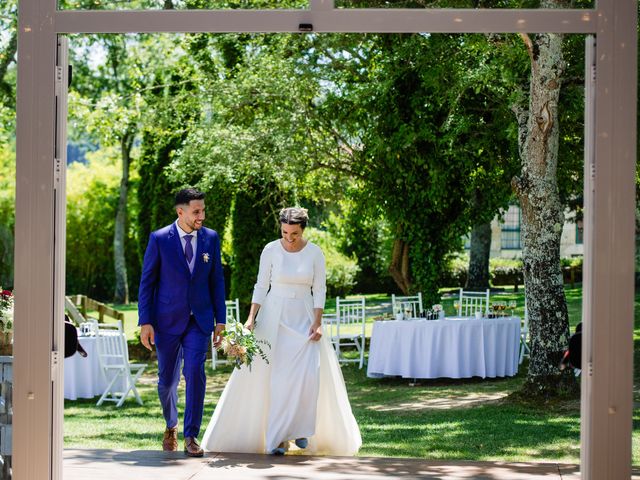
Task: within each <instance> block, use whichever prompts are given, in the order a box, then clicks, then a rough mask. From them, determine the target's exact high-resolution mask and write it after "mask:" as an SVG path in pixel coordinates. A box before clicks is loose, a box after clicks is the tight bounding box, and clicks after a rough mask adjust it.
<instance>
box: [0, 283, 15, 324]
mask: <svg viewBox="0 0 640 480" xmlns="http://www.w3.org/2000/svg"><path fill="white" fill-rule="evenodd" d="M0 332H1V333H9V332H13V293H11V292H10V291H9V290H3V289H2V287H0Z"/></svg>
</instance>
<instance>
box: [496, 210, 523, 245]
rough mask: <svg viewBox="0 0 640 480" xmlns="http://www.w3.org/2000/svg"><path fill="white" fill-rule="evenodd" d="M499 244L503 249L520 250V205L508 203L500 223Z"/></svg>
mask: <svg viewBox="0 0 640 480" xmlns="http://www.w3.org/2000/svg"><path fill="white" fill-rule="evenodd" d="M501 230H502V232H501V234H500V237H501V246H502V248H503V249H504V250H520V249H521V248H522V245H521V243H520V207H518V206H517V205H510V206H509V210H507V213H506V214H505V216H504V221H503V223H502V225H501Z"/></svg>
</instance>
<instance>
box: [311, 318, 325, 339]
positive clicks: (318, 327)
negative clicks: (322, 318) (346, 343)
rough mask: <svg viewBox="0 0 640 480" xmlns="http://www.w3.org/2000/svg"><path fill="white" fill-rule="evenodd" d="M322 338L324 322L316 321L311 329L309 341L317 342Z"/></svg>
mask: <svg viewBox="0 0 640 480" xmlns="http://www.w3.org/2000/svg"><path fill="white" fill-rule="evenodd" d="M321 338H322V322H318V321H315V322H313V323H312V324H311V327H310V328H309V340H311V341H313V342H317V341H318V340H320V339H321Z"/></svg>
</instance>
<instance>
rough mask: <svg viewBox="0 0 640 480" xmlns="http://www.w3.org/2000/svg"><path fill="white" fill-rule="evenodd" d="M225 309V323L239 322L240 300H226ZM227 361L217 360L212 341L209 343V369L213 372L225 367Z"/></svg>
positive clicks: (216, 352) (223, 359) (224, 359)
mask: <svg viewBox="0 0 640 480" xmlns="http://www.w3.org/2000/svg"><path fill="white" fill-rule="evenodd" d="M224 303H225V305H226V307H227V323H232V322H239V321H240V299H238V298H236V299H235V300H227V301H226V302H224ZM227 363H229V360H227V359H226V358H222V359H220V358H218V351H217V350H216V347H214V346H213V339H212V341H211V367H213V369H214V370H215V369H216V367H217V366H218V365H226V364H227Z"/></svg>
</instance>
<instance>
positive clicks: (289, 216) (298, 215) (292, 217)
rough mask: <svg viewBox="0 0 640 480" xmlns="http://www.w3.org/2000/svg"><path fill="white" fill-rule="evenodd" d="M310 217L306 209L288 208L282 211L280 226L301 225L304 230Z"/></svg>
mask: <svg viewBox="0 0 640 480" xmlns="http://www.w3.org/2000/svg"><path fill="white" fill-rule="evenodd" d="M308 221H309V215H308V214H307V209H306V208H300V207H288V208H283V209H282V210H280V224H283V223H286V224H287V225H300V228H302V230H304V229H305V227H306V226H307V222H308Z"/></svg>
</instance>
